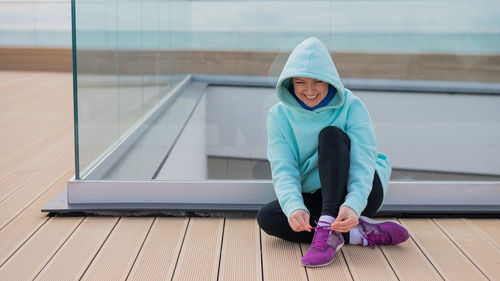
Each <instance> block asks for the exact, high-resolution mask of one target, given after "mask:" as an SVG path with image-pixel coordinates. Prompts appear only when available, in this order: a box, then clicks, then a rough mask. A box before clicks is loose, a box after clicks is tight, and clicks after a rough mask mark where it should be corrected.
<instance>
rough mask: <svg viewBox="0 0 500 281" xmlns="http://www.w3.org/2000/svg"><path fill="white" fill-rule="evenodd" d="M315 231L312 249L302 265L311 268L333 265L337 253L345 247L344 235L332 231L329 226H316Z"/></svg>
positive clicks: (303, 258)
mask: <svg viewBox="0 0 500 281" xmlns="http://www.w3.org/2000/svg"><path fill="white" fill-rule="evenodd" d="M320 223H321V222H320ZM318 224H319V223H318ZM314 229H315V230H314V231H315V232H314V238H313V241H312V243H311V247H309V249H308V250H307V253H306V254H305V255H304V257H302V264H303V265H305V266H309V267H316V266H323V265H327V264H329V263H331V262H332V261H333V256H334V255H335V253H336V252H337V251H338V250H339V249H340V247H342V245H344V237H342V234H340V233H338V232H335V231H332V230H331V229H330V227H329V226H316V227H314Z"/></svg>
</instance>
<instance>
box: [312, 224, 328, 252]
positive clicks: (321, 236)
mask: <svg viewBox="0 0 500 281" xmlns="http://www.w3.org/2000/svg"><path fill="white" fill-rule="evenodd" d="M315 231H316V232H315V233H314V238H313V241H312V247H313V248H316V249H321V250H322V249H324V248H325V245H326V243H327V241H328V235H329V234H330V231H329V230H328V229H324V228H322V227H317V228H316V230H315Z"/></svg>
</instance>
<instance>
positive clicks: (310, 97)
mask: <svg viewBox="0 0 500 281" xmlns="http://www.w3.org/2000/svg"><path fill="white" fill-rule="evenodd" d="M318 96H319V95H313V96H308V95H304V97H306V99H308V100H314V99H316V98H317V97H318Z"/></svg>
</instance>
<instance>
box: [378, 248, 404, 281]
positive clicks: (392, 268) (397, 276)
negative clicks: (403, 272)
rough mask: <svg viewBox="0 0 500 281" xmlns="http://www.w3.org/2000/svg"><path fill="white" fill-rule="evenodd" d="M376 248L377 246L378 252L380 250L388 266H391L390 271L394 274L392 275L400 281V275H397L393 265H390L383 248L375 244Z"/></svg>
mask: <svg viewBox="0 0 500 281" xmlns="http://www.w3.org/2000/svg"><path fill="white" fill-rule="evenodd" d="M377 248H379V249H380V252H381V253H382V255H383V256H384V258H385V261H386V262H387V264H389V267H390V268H391V270H392V273H393V274H394V276H396V279H398V280H399V281H401V278H400V276H399V275H398V273H397V271H396V270H395V269H394V267H393V266H392V264H391V262H390V261H389V259H388V258H387V255H386V254H385V252H384V249H382V247H380V246H379V245H377Z"/></svg>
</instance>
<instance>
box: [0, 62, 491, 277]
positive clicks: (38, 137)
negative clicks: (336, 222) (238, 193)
mask: <svg viewBox="0 0 500 281" xmlns="http://www.w3.org/2000/svg"><path fill="white" fill-rule="evenodd" d="M71 81H72V80H71V74H68V73H38V72H15V71H0V280H252V281H253V280H259V281H263V280H265V281H267V280H287V281H288V280H290V281H292V280H304V281H305V280H318V281H319V280H500V221H499V220H498V219H394V220H397V221H399V222H400V223H402V224H403V225H405V226H406V227H407V228H408V230H409V232H410V234H411V238H410V239H409V240H408V241H407V242H405V243H403V244H401V245H398V246H382V247H376V248H375V249H370V248H368V247H360V246H356V245H345V246H344V247H343V248H342V249H341V251H339V253H337V255H336V256H335V259H334V262H333V263H332V264H330V265H328V266H326V267H321V268H304V267H303V266H301V265H300V258H301V257H302V255H303V254H304V252H305V251H306V250H307V247H308V245H306V244H298V243H290V242H285V241H282V240H280V239H277V238H275V237H272V236H269V235H267V234H266V233H264V232H262V231H261V230H260V229H259V227H258V225H257V223H256V221H255V219H235V218H226V219H223V218H160V217H158V218H152V217H142V218H130V217H121V218H120V217H71V218H64V217H47V216H46V214H44V213H41V212H40V209H41V208H42V206H44V205H45V204H46V203H47V202H48V201H50V200H51V199H52V198H53V197H54V196H55V195H56V194H57V193H58V192H59V191H61V190H62V189H63V188H64V187H65V184H66V181H67V179H68V178H70V177H71V176H72V175H73V174H74V163H73V159H74V158H73V157H74V156H73V150H72V148H73V132H72V86H71Z"/></svg>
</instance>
